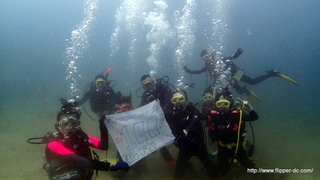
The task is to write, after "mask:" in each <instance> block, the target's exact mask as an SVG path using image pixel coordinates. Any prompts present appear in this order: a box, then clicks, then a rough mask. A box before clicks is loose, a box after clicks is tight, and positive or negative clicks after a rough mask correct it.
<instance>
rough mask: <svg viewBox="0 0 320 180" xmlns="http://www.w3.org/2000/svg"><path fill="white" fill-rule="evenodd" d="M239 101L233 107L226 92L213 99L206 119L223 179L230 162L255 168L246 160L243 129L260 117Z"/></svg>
mask: <svg viewBox="0 0 320 180" xmlns="http://www.w3.org/2000/svg"><path fill="white" fill-rule="evenodd" d="M239 101H240V102H237V103H234V101H233V100H232V95H231V93H230V92H229V90H228V88H225V89H223V90H222V91H220V92H218V93H217V94H216V95H215V99H214V107H213V108H212V109H211V110H210V113H209V115H208V116H207V120H208V127H209V131H208V135H209V137H210V139H211V141H212V142H214V141H218V168H219V172H220V173H221V174H222V175H225V174H226V173H227V171H229V169H230V164H229V162H230V161H232V162H234V163H236V162H239V163H240V164H241V165H242V166H243V167H245V168H255V163H254V162H253V161H251V160H249V159H248V154H247V150H246V145H245V144H246V141H245V134H246V130H245V127H246V122H247V121H255V120H257V119H258V118H259V116H258V114H257V113H256V112H255V111H254V110H253V108H252V106H251V105H250V103H249V102H248V101H242V100H240V99H239ZM239 106H240V107H239ZM246 112H247V113H246ZM206 113H208V111H207V112H206Z"/></svg>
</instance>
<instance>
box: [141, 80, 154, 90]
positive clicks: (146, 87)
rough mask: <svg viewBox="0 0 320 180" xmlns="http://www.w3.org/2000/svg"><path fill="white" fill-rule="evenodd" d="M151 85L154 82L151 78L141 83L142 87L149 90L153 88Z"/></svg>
mask: <svg viewBox="0 0 320 180" xmlns="http://www.w3.org/2000/svg"><path fill="white" fill-rule="evenodd" d="M153 86H154V82H153V81H152V80H149V81H146V82H144V83H143V88H144V89H145V90H146V91H151V90H152V89H153Z"/></svg>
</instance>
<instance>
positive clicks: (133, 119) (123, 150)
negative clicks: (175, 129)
mask: <svg viewBox="0 0 320 180" xmlns="http://www.w3.org/2000/svg"><path fill="white" fill-rule="evenodd" d="M104 123H105V125H106V126H107V128H108V130H109V133H110V135H111V137H112V139H113V141H114V143H115V145H116V147H117V149H118V151H119V153H120V155H121V157H122V159H123V160H124V161H125V162H127V163H128V164H129V166H131V165H133V164H134V163H136V162H137V161H139V160H140V159H142V158H143V157H146V156H147V155H149V154H151V153H153V152H154V151H156V150H157V149H160V148H161V147H163V146H166V145H167V144H170V143H172V142H173V140H174V136H173V135H172V133H171V129H170V127H169V125H168V123H167V121H166V119H165V117H164V114H163V111H162V109H161V107H160V105H159V102H158V101H152V102H151V103H149V104H147V105H145V106H142V107H140V108H138V109H134V110H131V111H128V112H124V113H119V114H113V115H106V116H105V120H104Z"/></svg>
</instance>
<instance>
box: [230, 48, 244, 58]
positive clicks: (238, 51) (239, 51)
mask: <svg viewBox="0 0 320 180" xmlns="http://www.w3.org/2000/svg"><path fill="white" fill-rule="evenodd" d="M242 52H243V50H242V49H241V48H238V49H237V52H236V53H234V55H233V56H232V59H235V58H237V57H239V56H240V55H241V54H242Z"/></svg>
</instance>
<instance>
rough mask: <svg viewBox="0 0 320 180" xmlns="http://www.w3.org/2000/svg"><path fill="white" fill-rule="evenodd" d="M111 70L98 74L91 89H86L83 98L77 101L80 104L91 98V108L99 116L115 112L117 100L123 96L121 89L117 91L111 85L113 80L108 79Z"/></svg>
mask: <svg viewBox="0 0 320 180" xmlns="http://www.w3.org/2000/svg"><path fill="white" fill-rule="evenodd" d="M110 72H111V69H108V71H107V75H106V76H104V75H103V73H101V74H98V75H97V76H96V77H95V78H94V81H93V82H91V83H90V86H89V90H86V92H85V94H84V95H83V97H82V99H80V100H78V101H77V103H78V104H79V105H82V104H84V103H85V102H86V101H87V100H89V101H90V107H91V110H92V111H93V112H94V113H96V114H97V116H98V117H99V118H100V117H101V116H102V115H105V114H113V113H114V112H115V104H117V103H118V102H117V101H118V100H119V98H120V97H121V93H120V92H119V91H118V92H117V93H115V91H114V90H113V88H112V87H111V86H110V83H111V81H108V76H109V73H110Z"/></svg>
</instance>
